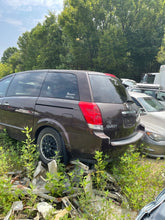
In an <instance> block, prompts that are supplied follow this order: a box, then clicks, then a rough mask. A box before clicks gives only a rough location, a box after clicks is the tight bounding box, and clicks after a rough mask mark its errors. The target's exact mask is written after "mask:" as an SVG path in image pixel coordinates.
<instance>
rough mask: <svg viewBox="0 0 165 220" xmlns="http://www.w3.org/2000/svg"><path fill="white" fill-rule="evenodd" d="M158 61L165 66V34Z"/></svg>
mask: <svg viewBox="0 0 165 220" xmlns="http://www.w3.org/2000/svg"><path fill="white" fill-rule="evenodd" d="M157 61H158V62H159V63H161V64H165V34H164V38H163V39H162V44H161V47H160V49H159V52H158V55H157Z"/></svg>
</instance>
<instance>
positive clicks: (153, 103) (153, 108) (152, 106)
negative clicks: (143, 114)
mask: <svg viewBox="0 0 165 220" xmlns="http://www.w3.org/2000/svg"><path fill="white" fill-rule="evenodd" d="M138 101H139V102H140V104H141V105H142V106H143V108H144V109H145V110H146V111H147V112H158V111H162V110H165V106H164V105H162V104H161V103H160V102H159V101H157V100H156V99H154V98H152V97H144V98H139V99H138Z"/></svg>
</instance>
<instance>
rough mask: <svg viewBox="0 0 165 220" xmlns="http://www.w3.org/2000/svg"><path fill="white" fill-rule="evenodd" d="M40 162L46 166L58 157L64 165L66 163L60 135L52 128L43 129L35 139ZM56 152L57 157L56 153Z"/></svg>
mask: <svg viewBox="0 0 165 220" xmlns="http://www.w3.org/2000/svg"><path fill="white" fill-rule="evenodd" d="M37 145H38V150H39V153H40V160H41V161H42V162H43V163H44V164H47V163H49V162H50V161H51V160H53V159H54V158H55V157H56V156H58V157H59V158H60V160H61V162H63V163H64V164H65V165H66V164H67V163H68V156H67V153H66V149H65V145H64V141H63V139H62V137H61V136H60V134H59V133H58V132H57V131H56V130H55V129H53V128H44V129H43V130H42V131H41V132H40V133H39V135H38V138H37ZM57 152H58V155H56V153H57Z"/></svg>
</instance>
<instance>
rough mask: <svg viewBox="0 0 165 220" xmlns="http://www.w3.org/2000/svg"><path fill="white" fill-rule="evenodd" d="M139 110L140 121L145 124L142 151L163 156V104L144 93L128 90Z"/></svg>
mask: <svg viewBox="0 0 165 220" xmlns="http://www.w3.org/2000/svg"><path fill="white" fill-rule="evenodd" d="M129 94H130V96H131V97H132V99H133V101H134V102H135V103H136V104H137V106H139V108H140V110H141V123H142V124H143V125H144V126H145V135H144V137H143V138H142V144H143V145H144V146H143V153H145V154H147V155H148V156H150V157H160V158H164V157H165V126H164V125H165V106H164V105H163V104H161V103H160V102H159V101H158V100H157V99H155V98H154V97H152V96H149V95H147V94H145V93H138V92H129Z"/></svg>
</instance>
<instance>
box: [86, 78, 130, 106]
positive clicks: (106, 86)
mask: <svg viewBox="0 0 165 220" xmlns="http://www.w3.org/2000/svg"><path fill="white" fill-rule="evenodd" d="M89 79H90V83H91V87H92V92H93V98H94V102H100V103H114V104H121V103H123V102H126V101H127V100H128V99H130V98H129V97H128V93H127V91H126V89H125V88H124V86H123V85H122V83H121V82H120V80H119V79H117V78H115V77H109V76H107V75H105V76H104V75H94V74H91V75H89Z"/></svg>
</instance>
